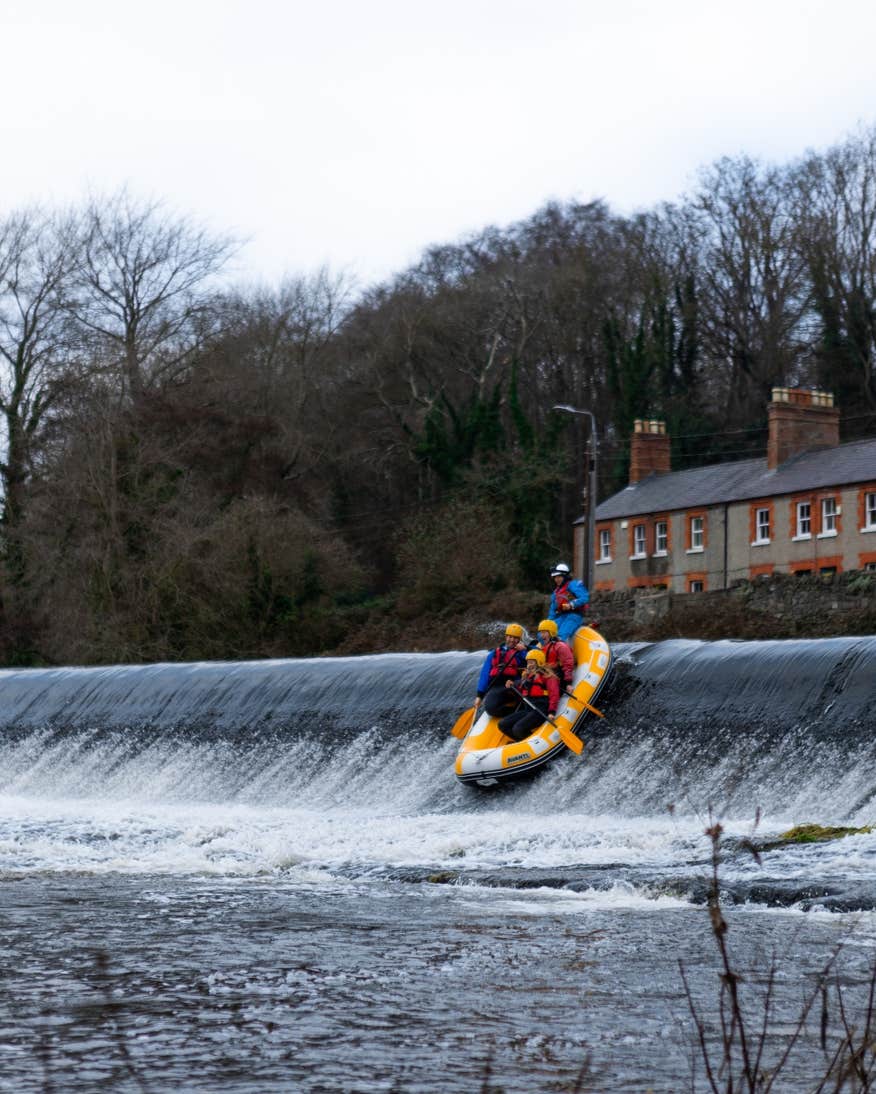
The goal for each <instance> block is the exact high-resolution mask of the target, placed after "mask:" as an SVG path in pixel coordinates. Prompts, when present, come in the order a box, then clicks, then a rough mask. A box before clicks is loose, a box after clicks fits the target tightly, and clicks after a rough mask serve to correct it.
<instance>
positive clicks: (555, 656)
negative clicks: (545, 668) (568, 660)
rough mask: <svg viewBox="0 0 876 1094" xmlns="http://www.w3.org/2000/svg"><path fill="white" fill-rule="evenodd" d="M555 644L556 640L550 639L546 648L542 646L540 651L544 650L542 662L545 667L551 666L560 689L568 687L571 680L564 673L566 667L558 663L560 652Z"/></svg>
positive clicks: (565, 672)
mask: <svg viewBox="0 0 876 1094" xmlns="http://www.w3.org/2000/svg"><path fill="white" fill-rule="evenodd" d="M557 642H558V639H556V638H552V639H551V640H550V641H549V642H548V644H547V645H546V646H542V649H543V650H544V662H545V664H546V665H553V667H554V671H555V672H556V674H557V677H558V678H559V681H560V687H568V686H569V684H570V683H571V682H572V680H571V677H570V676H569V674H568V673H567V671H566V667H565V666H564V665H563V663H562V662H561V661H560V651H559V649H558V648H557ZM567 644H568V643H567ZM570 653H571V649H570ZM573 656H574V655H573Z"/></svg>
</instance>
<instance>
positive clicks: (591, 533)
mask: <svg viewBox="0 0 876 1094" xmlns="http://www.w3.org/2000/svg"><path fill="white" fill-rule="evenodd" d="M553 409H554V410H563V411H565V412H566V413H567V414H585V415H586V416H587V417H588V418H589V419H590V453H591V460H590V483H589V485H588V487H587V581H586V584H587V588H588V589H589V591H590V592H591V593H592V592H593V576H594V565H595V563H596V519H595V518H596V459H597V454H598V451H599V438H598V435H597V432H596V418H595V416H594V414H593V411H591V410H579V409H578V407H576V406H568V405H567V404H566V403H560V404H558V405H557V406H554V407H553Z"/></svg>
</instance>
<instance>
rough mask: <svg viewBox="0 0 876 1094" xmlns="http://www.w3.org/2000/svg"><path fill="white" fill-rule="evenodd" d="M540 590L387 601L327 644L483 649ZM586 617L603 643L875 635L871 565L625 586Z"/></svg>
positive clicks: (539, 613)
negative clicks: (480, 600)
mask: <svg viewBox="0 0 876 1094" xmlns="http://www.w3.org/2000/svg"><path fill="white" fill-rule="evenodd" d="M548 603H549V600H548V594H547V593H540V592H538V591H536V590H520V589H515V590H506V591H504V592H503V593H501V594H500V595H497V596H494V597H493V598H492V599H490V600H488V601H487V602H486V603H484V604H482V605H478V606H476V607H475V606H472V607H468V608H466V609H465V610H461V609H459V608H458V607H456V606H453V607H448V608H447V609H446V610H444V611H442V610H440V609H439V610H438V611H435V612H433V613H431V614H430V615H429V616H428V618H427V617H426V616H425V615H416V616H415V617H413V618H407V617H406V616H405V615H404V613H400V612H398V611H397V610H396V609H395V607H394V606H393V605H392V604H391V603H386V602H384V603H382V604H381V606H380V608H379V609H376V610H374V611H372V612H364V611H363V614H362V617H361V619H360V620H359V621H358V622H359V624H360V625H359V626H357V627H356V628H353V629H351V630H350V631H349V632H348V633H347V635H346V637H345V638H344V640H343V641H342V642H341V643H339V644H338V646H337V647H336V648H335V649H333V650H332V651H331V652H332V654H333V655H340V654H360V653H373V652H393V651H399V652H402V651H410V652H422V653H430V652H440V651H442V650H449V649H484V648H485V647H487V646H489V645H491V644H492V643H493V642H494V641H495V640H496V638H497V637H498V636H499V635H500V634H501V629H502V626H503V625H504V623H506V622H508V621H509V620H512V619H513V620H517V621H519V622H521V623H523V625H524V626H526V627H528V628H529V629H530V630H533V629H534V628H535V626H536V624H537V623H538V621H539V620H540V619H541V618H543V617H544V615H545V614H546V612H547V609H548ZM589 618H590V619H591V620H592V621H593V622H594V623H596V624H597V625H598V626H599V629H600V630H601V631H602V633H603V634H604V635H605V637H606V638H608V640H609V641H611V642H659V641H661V640H662V639H665V638H700V639H708V640H716V639H721V638H736V639H768V638H830V637H834V636H838V635H857V634H876V573H870V572H863V571H850V572H848V573H843V574H835V575H831V576H829V577H821V576H812V575H810V574H802V575H799V576H798V575H795V574H775V575H773V576H771V577H769V578H760V579H758V580H757V581H744V582H738V583H737V584H735V585H733V586H732V587H731V588H730V589H726V590H724V589H721V590H715V591H712V592H704V593H669V592H665V591H662V590H650V589H637V590H633V589H628V590H623V591H621V592H614V593H596V594H594V597H593V600H592V603H591V609H590V613H589Z"/></svg>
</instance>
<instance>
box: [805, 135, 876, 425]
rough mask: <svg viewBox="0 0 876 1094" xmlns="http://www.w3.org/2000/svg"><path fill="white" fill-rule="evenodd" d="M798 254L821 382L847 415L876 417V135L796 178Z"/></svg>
mask: <svg viewBox="0 0 876 1094" xmlns="http://www.w3.org/2000/svg"><path fill="white" fill-rule="evenodd" d="M794 181H795V184H796V196H797V216H798V218H799V221H800V224H801V226H802V229H803V230H802V231H801V233H800V250H801V253H802V255H803V257H804V259H805V260H806V262H807V264H808V267H809V271H810V276H811V278H812V284H813V297H814V306H815V311H816V313H817V316H818V321H819V326H820V331H819V334H818V337H817V345H816V352H817V358H818V366H819V381H820V382H821V383H822V384H823V385H824V386H825V387H828V388H830V390H832V391H834V392H835V393H836V394H837V398H838V400H839V401H840V402H841V405H842V406H843V407H844V409H845V410H846V411H847V412H852V413H854V412H855V411H858V412H865V413H866V412H870V413H872V412H873V411H874V410H876V128H870V129H869V130H863V131H861V132H860V133H858V134H856V135H855V136H852V137H850V138H849V139H848V140H846V141H844V142H843V143H842V144H839V145H837V146H836V147H834V148H831V149H829V150H828V151H827V152H826V153H825V154H818V153H812V154H811V155H809V156H807V157H806V159H805V160H804V161H803V162H802V163H801V164H800V165H799V166H798V167H797V169H796V171H795V172H794Z"/></svg>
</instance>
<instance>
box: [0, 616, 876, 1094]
mask: <svg viewBox="0 0 876 1094" xmlns="http://www.w3.org/2000/svg"><path fill="white" fill-rule="evenodd" d="M614 656H615V662H614V668H613V672H612V677H611V680H610V683H609V685H608V686H607V688H606V689H605V690H604V691H603V693H602V694H601V695H600V706H601V707H603V709H604V711H605V714H606V718H605V719H604V721H602V722H597V721H592V722H588V723H586V725H585V726H584V728H583V729H582V731H581V732H582V736H583V737H584V739H585V741H586V747H585V749H584V753H583V755H582V756H581V757H580V758H579V757H575V756H573V755H572V754H571V753H566V754H564V755H562V756H561V757H560V758H558V759H557V760H555V761H553V762H552V763H551V765H549V767H548V768H547V769H546V770H544V771H543V772H541V773H540V774H539V775H538V776H537V777H535V778H534V779H533V780H531V781H530V782H527V783H524V784H521V785H519V786H511V787H508V788H504V787H500V788H498V789H497V790H493V791H487V790H479V789H472V788H470V787H467V786H462V785H460V784H458V783H457V781H456V779H455V777H454V775H453V758H454V754H455V750H456V747H457V742H456V741H455V740H453V739H452V738H451V737H450V736H449V728H450V726H451V725H452V724H453V722H454V721H455V719H456V716H457V715H458V714H459V713H460V711H461V710H463V709H464V708H465V707H466V706H468V705H469V703H470V701H471V698H472V686H473V682H474V680H475V678H476V675H477V670H478V667H479V664H480V661H481V658H482V655H480V654H474V653H446V654H409V655H405V654H387V655H382V656H374V657H361V658H341V659H326V660H310V661H305V660H297V661H270V662H258V663H229V664H192V665H149V666H113V667H107V668H89V669H74V668H67V669H40V670H20V671H19V670H6V671H4V672H2V673H0V696H2V705H0V724H2V727H3V735H4V744H3V748H2V751H0V881H2V884H0V922H2V934H0V939H2V967H3V976H2V980H0V985H2V986H0V1059H2V1066H0V1090H8V1091H15V1092H21V1091H47V1090H55V1091H98V1090H101V1089H104V1088H107V1087H108V1086H109V1087H112V1088H113V1089H118V1090H129V1089H130V1090H132V1091H142V1090H151V1091H166V1090H183V1091H189V1090H190V1091H215V1090H217V1089H222V1090H229V1091H247V1092H249V1091H252V1092H257V1091H272V1090H290V1091H299V1090H300V1091H305V1092H308V1094H310V1092H313V1094H316V1092H323V1091H325V1092H329V1091H332V1092H333V1091H345V1092H346V1091H350V1092H362V1094H365V1092H372V1091H387V1092H390V1091H394V1092H418V1091H438V1090H440V1091H449V1092H455V1091H459V1092H472V1091H474V1092H477V1091H488V1090H489V1091H494V1092H495V1091H500V1090H501V1091H506V1092H509V1094H510V1092H518V1091H519V1092H523V1091H528V1092H531V1091H567V1090H568V1091H571V1090H576V1089H577V1090H588V1091H614V1090H618V1091H646V1090H653V1091H667V1092H670V1091H671V1092H674V1091H681V1090H691V1089H693V1090H700V1089H703V1090H705V1089H708V1084H707V1080H706V1076H705V1074H704V1065H703V1060H702V1056H701V1053H700V1050H699V1048H698V1045H697V1036H696V1025H695V1022H694V1019H693V1017H692V1014H691V1007H690V1003H689V1000H688V998H687V997H686V993H685V988H684V983H683V979H682V976H683V975H684V977H685V978H686V979H687V983H688V987H689V991H690V995H691V999H692V1002H693V1007H694V1010H695V1012H696V1014H697V1015H698V1017H699V1019H700V1021H701V1022H702V1024H703V1028H704V1035H705V1039H706V1043H707V1046H708V1048H709V1050H710V1052H712V1053H713V1054H714V1053H715V1052H717V1051H718V1049H719V1047H720V1035H719V1025H718V1024H719V1007H718V999H719V991H720V979H719V973H720V959H719V953H718V950H717V947H716V942H715V938H714V936H713V934H712V932H711V929H710V920H709V914H708V911H707V908H706V906H705V900H706V895H707V892H708V887H709V877H710V859H711V843H710V840H709V838H708V837H707V835H706V833H705V830H706V828H707V827H709V826H710V824H711V823H712V822H713V821H714V820H720V822H721V824H722V826H723V830H724V834H723V836H722V855H721V864H720V885H721V890H722V905H723V908H724V915H725V917H726V920H727V923H728V925H729V929H728V932H727V935H726V938H727V943H728V947H729V949H730V953H731V957H732V960H733V962H734V967H736V968H737V969H738V970H739V971H740V972H741V973H742V974H744V981H743V982H742V985H741V992H742V997H743V1001H744V1007H745V1008H746V1013H747V1014H748V1015H749V1017H750V1019H751V1020H752V1021H758V1022H759V1021H760V1020H761V1016H762V1013H763V1009H762V1001H763V999H764V996H765V993H766V992H767V990H768V989H769V990H770V992H771V1001H770V1015H769V1021H768V1036H767V1038H766V1046H765V1050H764V1055H763V1059H762V1066H763V1067H764V1068H769V1067H772V1066H774V1065H775V1063H776V1062H777V1061H778V1059H779V1058H780V1057H781V1055H782V1053H783V1052H784V1050H785V1048H786V1047H787V1046H788V1044H789V1042H790V1040H791V1039H792V1037H793V1036H794V1033H795V1030H796V1029H797V1024H798V1018H799V1016H800V1014H801V1008H802V1007H803V1006H804V1005H805V1002H806V1000H807V999H808V998H809V997H810V996H811V994H812V992H813V990H814V989H815V988H817V986H818V985H819V983H820V981H819V975H820V973H821V971H822V970H823V969H824V968H825V966H826V965H827V964H828V963H830V962H832V965H831V971H830V975H829V978H828V985H827V986H828V987H829V989H830V992H834V991H835V988H836V986H837V985H838V986H839V988H840V990H841V991H842V992H843V998H844V1003H845V1005H846V1007H847V1010H848V1013H849V1014H854V1015H855V1016H856V1019H859V1018H860V1016H861V1015H862V1014H863V1013H864V1010H865V1008H866V998H867V992H868V989H869V982H870V976H871V972H872V969H873V962H874V957H876V869H874V867H876V834H872V835H871V834H867V833H865V834H860V835H853V836H848V837H846V838H844V839H841V840H836V841H832V842H829V843H820V844H808V845H797V846H793V847H787V846H783V847H777V848H774V849H771V850H770V849H767V850H763V851H761V853H759V854H753V853H752V851H751V850H750V849H749V847H748V845H747V842H746V841H748V840H751V841H752V842H753V843H754V844H755V845H763V844H765V843H768V842H769V840H770V839H771V838H773V837H775V836H776V835H777V834H778V833H781V832H782V831H784V830H786V829H788V828H790V827H791V826H792V825H795V824H799V823H803V822H817V823H819V824H845V825H853V826H862V825H867V824H870V823H871V822H873V821H876V809H874V795H876V764H874V760H876V740H874V729H876V716H874V693H876V686H874V680H876V638H858V639H855V638H844V639H823V640H817V641H792V642H760V643H758V642H715V643H701V642H689V641H682V640H679V641H670V642H663V643H657V644H652V645H627V646H618V647H616V648H615V649H614ZM770 968H772V969H773V970H774V972H773V975H772V977H770ZM770 984H771V985H772V986H771V987H770ZM829 998H830V999H831V1000H832V999H833V998H834V996H833V995H830V996H829ZM820 1008H821V1002H820V996H819V1002H818V1007H817V1008H813V1010H812V1011H811V1012H810V1014H809V1016H808V1018H807V1021H806V1023H805V1025H804V1027H803V1029H802V1031H801V1033H800V1035H799V1036H798V1037H797V1039H796V1042H795V1043H794V1045H793V1049H792V1051H791V1053H790V1056H789V1059H788V1062H787V1064H785V1065H784V1067H783V1070H782V1072H781V1075H780V1079H779V1081H778V1082H777V1084H776V1086H775V1088H774V1089H776V1090H802V1089H810V1088H811V1087H814V1085H816V1084H815V1077H816V1076H817V1075H819V1074H821V1073H823V1071H824V1069H825V1067H826V1064H825V1055H824V1049H823V1048H822V1044H821V1040H822V1028H821V1009H820ZM816 1010H817V1013H816ZM840 1031H841V1016H840V1015H839V1012H838V1010H837V1008H836V1006H835V1005H834V1004H833V1002H831V1004H830V1009H829V1011H828V1012H827V1013H826V1015H825V1025H824V1034H825V1038H826V1040H825V1044H826V1045H827V1047H828V1048H829V1046H830V1044H831V1043H833V1041H835V1039H836V1038H837V1037H838V1036H839V1035H840Z"/></svg>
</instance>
